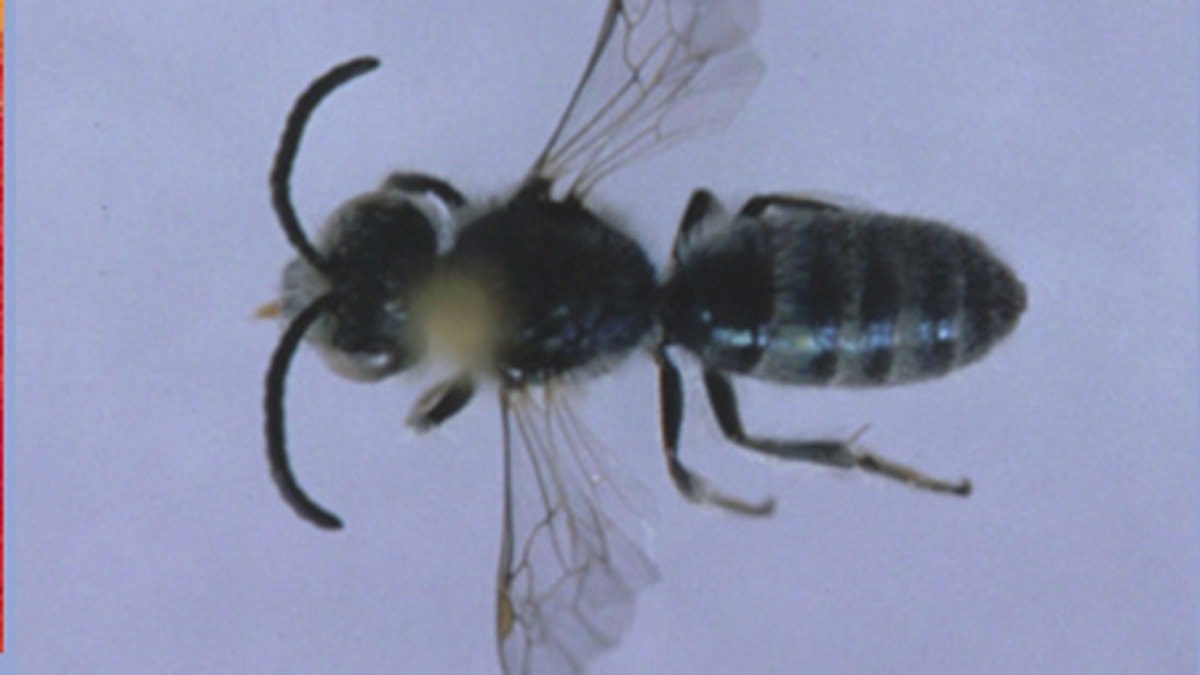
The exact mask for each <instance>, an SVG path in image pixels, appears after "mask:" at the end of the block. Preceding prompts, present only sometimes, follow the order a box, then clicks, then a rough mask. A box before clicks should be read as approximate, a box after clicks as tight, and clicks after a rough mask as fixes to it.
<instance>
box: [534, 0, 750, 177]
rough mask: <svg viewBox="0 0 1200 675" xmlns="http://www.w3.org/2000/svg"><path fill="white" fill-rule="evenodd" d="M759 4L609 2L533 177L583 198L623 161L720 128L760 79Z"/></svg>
mask: <svg viewBox="0 0 1200 675" xmlns="http://www.w3.org/2000/svg"><path fill="white" fill-rule="evenodd" d="M757 15H758V2H757V0H611V1H610V2H609V7H608V13H607V15H606V16H605V20H604V23H603V24H602V26H601V29H600V35H599V37H598V38H597V40H596V46H595V48H594V49H593V52H592V55H591V58H590V59H589V60H588V65H587V68H586V69H585V70H584V73H583V77H582V78H581V79H580V81H579V84H578V86H577V87H576V90H575V93H574V94H573V95H572V97H571V102H570V103H569V104H568V106H567V110H566V112H565V113H564V114H563V117H562V119H561V120H560V121H559V125H558V128H557V129H556V130H555V132H554V135H553V136H551V138H550V142H549V143H548V144H547V146H546V149H545V150H544V151H543V152H542V155H541V156H540V157H539V158H538V160H537V162H536V163H535V164H534V166H533V170H532V178H533V179H534V180H541V181H547V182H551V183H555V182H559V181H563V182H564V184H568V185H569V187H568V188H567V191H568V193H569V194H571V195H574V196H576V197H579V198H582V197H584V196H585V195H586V194H587V192H588V191H589V190H590V189H591V187H592V186H593V185H595V183H596V182H597V181H599V180H600V179H601V178H603V177H604V176H606V175H608V174H609V173H611V172H612V171H614V170H615V169H617V168H619V167H621V166H623V165H624V164H626V163H628V162H630V161H632V160H634V159H636V158H639V157H643V156H646V155H648V154H652V153H654V152H657V151H659V150H662V149H664V148H666V147H668V146H669V145H671V144H672V143H675V142H677V141H680V140H683V139H685V138H689V137H692V136H694V135H697V134H699V133H703V132H706V131H712V130H715V129H717V128H720V127H721V126H723V125H724V124H725V123H727V122H728V121H729V120H730V119H731V118H732V117H733V115H734V114H735V113H736V112H737V111H738V110H739V109H740V108H741V106H742V103H743V102H745V100H746V98H747V97H748V96H749V94H750V92H751V91H752V90H753V89H754V87H755V85H757V84H758V81H759V79H761V77H762V72H763V65H762V61H760V60H759V58H758V56H757V55H756V54H755V53H754V52H753V50H752V49H751V48H750V46H749V38H750V34H751V33H752V32H753V31H754V29H755V27H756V24H757Z"/></svg>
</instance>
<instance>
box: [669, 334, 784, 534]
mask: <svg viewBox="0 0 1200 675" xmlns="http://www.w3.org/2000/svg"><path fill="white" fill-rule="evenodd" d="M655 360H656V361H657V362H658V392H659V408H660V412H661V414H662V420H661V424H662V441H663V454H664V455H665V458H666V460H667V472H668V473H669V474H670V476H671V480H672V481H673V482H674V483H675V487H676V489H678V490H679V493H680V494H682V495H683V496H684V498H685V499H687V500H688V501H691V502H694V503H696V504H713V505H715V506H719V507H721V508H724V509H728V510H730V511H733V512H735V513H741V514H745V515H750V516H765V515H769V514H770V513H771V512H772V511H774V510H775V500H774V499H770V498H768V499H766V500H764V501H761V502H759V503H757V504H751V503H750V502H745V501H742V500H740V499H735V498H733V497H728V496H726V495H724V494H722V493H720V492H718V491H717V490H716V489H714V488H713V487H712V486H711V485H709V483H708V481H707V480H705V479H704V478H703V477H702V476H700V475H698V474H696V473H693V472H692V471H691V470H690V469H688V468H687V467H686V466H684V464H683V462H682V461H680V459H679V428H680V426H681V425H682V423H683V380H682V378H681V377H680V375H679V369H678V368H676V367H675V364H674V363H672V362H671V359H670V358H669V357H668V356H667V352H666V349H665V348H662V347H660V348H659V349H658V351H657V353H656V354H655Z"/></svg>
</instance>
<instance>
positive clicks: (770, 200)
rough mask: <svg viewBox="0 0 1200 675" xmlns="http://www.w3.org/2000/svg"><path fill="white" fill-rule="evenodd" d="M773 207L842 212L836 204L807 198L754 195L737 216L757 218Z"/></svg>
mask: <svg viewBox="0 0 1200 675" xmlns="http://www.w3.org/2000/svg"><path fill="white" fill-rule="evenodd" d="M773 205H779V206H786V207H789V208H793V209H808V210H810V211H831V212H832V211H842V210H843V209H842V207H840V206H838V205H837V204H830V203H829V202H823V201H821V200H819V199H812V198H809V197H792V196H789V195H780V194H770V195H755V196H754V197H751V198H750V200H749V201H747V202H746V204H745V206H743V207H742V210H741V211H739V212H738V215H742V216H750V217H758V216H761V215H762V213H763V211H766V210H767V209H768V208H770V207H771V206H773Z"/></svg>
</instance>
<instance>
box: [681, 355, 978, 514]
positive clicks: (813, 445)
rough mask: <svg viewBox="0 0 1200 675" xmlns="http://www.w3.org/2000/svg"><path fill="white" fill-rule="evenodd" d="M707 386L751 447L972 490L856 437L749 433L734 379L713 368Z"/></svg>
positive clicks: (933, 487)
mask: <svg viewBox="0 0 1200 675" xmlns="http://www.w3.org/2000/svg"><path fill="white" fill-rule="evenodd" d="M704 388H705V389H706V390H707V391H708V401H709V404H710V405H711V406H712V409H713V413H714V414H715V415H716V417H717V423H718V424H720V425H721V431H722V432H724V433H725V436H726V437H727V438H728V439H729V440H730V441H733V442H734V443H736V444H737V445H739V446H741V447H743V448H746V449H748V450H754V451H756V452H761V453H763V454H767V455H771V456H774V457H781V458H783V459H794V460H800V461H804V462H813V463H816V464H823V465H825V466H833V467H838V468H841V469H862V470H863V471H869V472H871V473H874V474H879V475H880V476H884V477H886V478H891V479H892V480H898V481H900V482H902V483H907V484H908V485H911V486H913V487H916V488H920V489H922V490H930V491H932V492H944V493H949V494H954V495H959V496H962V497H965V496H967V495H969V494H971V481H969V480H967V479H965V478H964V479H962V480H961V481H958V482H957V483H952V482H949V481H944V480H939V479H936V478H931V477H929V476H926V475H925V474H923V473H921V472H919V471H917V470H915V469H912V468H909V467H907V466H904V465H902V464H897V463H895V462H891V461H889V460H886V459H883V458H882V457H877V456H875V455H872V454H869V453H863V452H855V451H854V448H853V447H851V443H852V441H838V440H809V441H802V440H790V441H789V440H779V439H772V438H757V437H754V436H747V435H746V431H745V429H743V428H742V419H741V415H740V414H739V413H738V403H737V394H736V393H735V392H734V390H733V383H732V382H730V381H729V377H728V376H726V375H724V374H723V373H719V372H716V371H713V370H706V371H705V372H704Z"/></svg>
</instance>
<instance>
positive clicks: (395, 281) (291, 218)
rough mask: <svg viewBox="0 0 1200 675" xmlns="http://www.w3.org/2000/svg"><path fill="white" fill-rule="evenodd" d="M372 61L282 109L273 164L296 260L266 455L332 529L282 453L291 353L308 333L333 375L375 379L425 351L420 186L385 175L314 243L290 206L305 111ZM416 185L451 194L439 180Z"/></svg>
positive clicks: (286, 490)
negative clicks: (414, 307) (419, 304)
mask: <svg viewBox="0 0 1200 675" xmlns="http://www.w3.org/2000/svg"><path fill="white" fill-rule="evenodd" d="M378 65H379V62H378V60H376V59H374V58H369V57H368V58H359V59H354V60H352V61H348V62H346V63H344V64H342V65H340V66H337V67H336V68H333V69H332V70H330V71H329V72H328V73H326V74H325V75H323V76H321V77H320V78H317V80H316V81H314V82H313V83H312V84H311V85H309V87H308V89H306V90H305V91H304V93H303V94H301V95H300V98H299V99H297V101H296V104H295V106H294V107H293V108H292V111H291V113H289V115H288V120H287V124H286V126H285V128H284V132H283V137H282V139H281V141H280V144H279V150H278V152H277V153H276V155H275V165H274V168H273V169H272V170H271V199H272V203H273V204H274V206H275V213H276V214H277V215H278V216H279V222H280V224H281V225H282V227H283V231H284V233H285V234H286V235H287V238H288V241H290V242H291V244H292V246H293V247H294V248H295V249H296V251H297V253H299V256H298V257H297V259H296V260H294V261H292V262H291V263H290V264H289V265H288V266H287V268H286V269H285V270H284V274H283V297H282V299H281V301H280V302H279V303H277V304H275V305H273V307H272V308H273V309H275V310H277V313H278V314H279V315H281V316H282V318H283V319H284V321H285V325H286V328H285V329H284V331H283V335H282V337H280V339H279V344H278V345H277V346H276V348H275V352H274V354H273V356H272V357H271V365H270V367H269V369H268V370H267V378H266V396H265V406H266V435H267V456H268V459H269V461H270V463H271V471H272V475H273V476H274V478H275V482H276V484H277V485H278V486H279V490H280V493H281V494H282V495H283V498H284V500H286V501H287V502H288V504H290V505H291V506H292V508H293V509H295V511H296V512H297V513H298V514H299V515H300V516H301V517H303V518H305V519H306V520H309V521H310V522H312V523H314V524H316V525H318V526H320V527H325V528H330V529H336V528H338V527H341V521H339V520H338V518H337V517H336V516H334V515H333V514H332V513H330V512H328V511H326V510H325V509H323V508H322V507H321V506H320V505H318V504H316V503H315V502H313V501H312V500H311V499H310V498H309V497H308V496H307V495H306V494H305V493H304V491H303V489H301V487H300V486H299V484H298V483H297V482H296V479H295V477H294V476H293V474H292V472H291V468H290V466H289V461H288V458H287V452H286V443H285V433H284V389H285V383H286V380H287V372H288V369H289V367H290V366H291V361H292V357H293V356H294V355H295V353H296V350H297V349H298V348H299V346H300V343H301V341H303V340H305V339H307V340H308V341H310V342H312V343H313V344H315V345H316V346H317V347H318V348H319V349H320V350H321V352H322V354H323V355H324V356H325V358H326V360H327V361H328V362H329V364H330V365H331V366H332V367H333V369H334V370H335V371H337V372H338V373H340V374H342V375H345V376H347V377H350V378H353V379H357V380H367V381H371V380H378V379H380V378H383V377H386V376H388V375H390V374H392V373H396V372H398V371H400V370H403V369H404V368H407V367H408V366H410V365H412V364H413V363H414V362H416V361H417V360H418V359H419V358H420V356H421V354H422V351H423V348H422V345H421V344H420V340H421V337H420V334H419V333H417V332H416V331H415V330H414V329H413V328H411V326H412V325H413V324H414V323H415V322H414V321H412V320H410V318H409V316H410V306H411V303H412V297H413V294H414V293H416V292H417V289H418V287H419V286H420V285H421V284H422V283H423V281H424V280H425V279H426V278H427V277H428V276H429V275H430V273H431V271H432V268H433V264H434V261H435V260H436V257H437V232H436V230H435V229H434V221H435V218H436V214H435V212H434V211H433V210H432V209H430V208H429V207H428V205H424V206H425V208H424V209H423V208H422V206H423V205H422V199H421V197H420V194H419V192H420V191H419V190H418V191H417V193H414V191H412V190H409V189H406V187H405V185H404V184H403V181H401V182H399V183H397V182H396V181H394V180H393V179H389V180H388V182H386V183H385V184H384V185H383V187H381V188H380V189H378V190H376V191H374V192H370V193H368V194H365V195H362V196H359V197H356V198H354V199H352V200H350V201H349V202H347V203H346V204H344V205H343V206H342V207H340V208H339V209H338V210H337V211H336V212H334V214H333V216H332V217H331V218H330V220H329V222H328V223H327V224H326V226H325V228H324V230H323V231H322V233H321V235H320V237H319V238H318V239H317V240H316V244H315V245H314V244H313V243H312V242H310V241H309V239H308V237H307V235H306V234H305V232H304V229H303V228H302V227H301V225H300V222H299V219H298V218H297V216H296V211H295V208H294V207H293V206H292V199H291V187H290V180H291V173H292V165H293V164H294V163H295V160H296V154H297V151H298V150H299V147H300V137H301V136H302V135H303V132H304V127H305V125H306V124H307V123H308V119H309V117H311V116H312V113H313V111H314V110H315V109H316V107H317V105H318V104H319V103H320V102H321V101H322V100H323V99H324V98H325V97H326V96H328V95H329V94H330V93H331V92H333V91H334V90H335V89H337V88H338V87H339V86H341V85H343V84H345V83H346V82H348V81H350V80H351V79H353V78H355V77H358V76H359V75H362V74H363V73H366V72H368V71H370V70H373V69H374V68H375V67H377V66H378ZM430 182H432V183H434V184H435V185H434V187H428V186H427V183H430ZM418 183H419V184H418V185H417V187H418V188H420V187H425V188H426V189H427V190H431V191H434V192H437V191H439V190H440V191H443V192H448V193H450V194H452V195H453V196H457V193H456V192H455V191H454V190H453V188H450V187H449V186H443V185H442V184H440V183H439V182H437V181H426V182H425V183H420V181H418ZM272 308H268V312H267V313H271V312H270V309H272Z"/></svg>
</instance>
